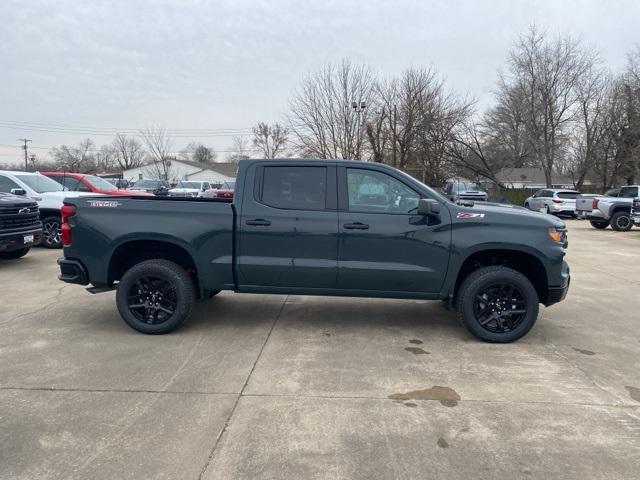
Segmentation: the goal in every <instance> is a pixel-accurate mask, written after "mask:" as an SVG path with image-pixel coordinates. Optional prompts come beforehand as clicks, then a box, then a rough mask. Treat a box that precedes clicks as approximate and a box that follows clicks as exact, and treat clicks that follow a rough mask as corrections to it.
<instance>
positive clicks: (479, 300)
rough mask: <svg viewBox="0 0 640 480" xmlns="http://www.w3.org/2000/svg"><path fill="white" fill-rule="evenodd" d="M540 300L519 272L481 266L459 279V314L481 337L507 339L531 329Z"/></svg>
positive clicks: (468, 326) (467, 326)
mask: <svg viewBox="0 0 640 480" xmlns="http://www.w3.org/2000/svg"><path fill="white" fill-rule="evenodd" d="M539 301H540V300H539V298H538V293H537V292H536V289H535V287H534V286H533V284H532V283H531V282H530V281H529V279H527V277H525V276H524V275H522V274H521V273H520V272H517V271H515V270H513V269H511V268H507V267H501V266H494V267H483V268H480V269H478V270H476V271H475V272H473V273H471V274H470V275H469V276H468V277H467V278H466V279H465V280H464V282H463V283H462V286H461V287H460V294H459V295H458V302H457V303H458V316H459V318H460V320H461V321H462V323H463V324H464V326H465V327H466V328H467V330H469V332H471V334H473V335H474V336H475V337H477V338H479V339H480V340H483V341H485V342H494V343H509V342H513V341H515V340H518V339H519V338H522V337H523V336H524V335H526V334H527V333H528V332H529V330H531V328H532V327H533V325H534V324H535V323H536V320H537V318H538V310H539V305H538V304H539ZM512 312H513V313H512Z"/></svg>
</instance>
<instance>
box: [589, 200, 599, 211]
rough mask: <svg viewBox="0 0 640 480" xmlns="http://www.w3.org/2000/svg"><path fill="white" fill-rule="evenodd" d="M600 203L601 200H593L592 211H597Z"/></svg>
mask: <svg viewBox="0 0 640 480" xmlns="http://www.w3.org/2000/svg"><path fill="white" fill-rule="evenodd" d="M599 201H600V199H599V198H594V199H593V200H591V208H592V209H594V210H595V209H596V208H598V202H599Z"/></svg>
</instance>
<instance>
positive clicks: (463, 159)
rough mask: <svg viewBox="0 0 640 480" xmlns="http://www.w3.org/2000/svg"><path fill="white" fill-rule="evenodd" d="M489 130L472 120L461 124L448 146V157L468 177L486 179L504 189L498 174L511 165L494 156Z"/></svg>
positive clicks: (455, 130)
mask: <svg viewBox="0 0 640 480" xmlns="http://www.w3.org/2000/svg"><path fill="white" fill-rule="evenodd" d="M487 130H488V129H487V128H485V127H484V126H483V125H482V124H478V123H476V122H475V121H473V120H471V119H468V120H467V121H463V122H461V123H460V124H459V125H458V126H457V127H456V128H455V129H454V131H453V139H452V141H451V142H449V143H448V144H447V151H446V153H447V157H448V158H449V159H450V161H451V162H452V163H453V164H454V165H455V166H456V167H458V168H459V169H460V170H461V171H462V172H464V173H465V174H466V175H469V174H471V175H470V176H472V177H474V178H479V177H481V178H486V179H487V180H491V181H492V182H493V183H495V184H496V185H499V186H500V187H504V185H502V183H501V182H500V180H499V179H498V173H499V172H500V170H501V169H502V168H504V167H506V166H508V165H509V164H508V163H506V162H505V161H504V160H505V159H504V157H502V158H501V157H499V156H495V155H492V146H493V144H492V138H491V133H488V131H487Z"/></svg>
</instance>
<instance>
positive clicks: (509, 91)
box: [479, 76, 536, 167]
mask: <svg viewBox="0 0 640 480" xmlns="http://www.w3.org/2000/svg"><path fill="white" fill-rule="evenodd" d="M526 111H527V103H526V96H525V92H524V91H523V90H522V89H521V88H520V86H519V85H509V84H507V83H506V81H505V79H504V77H503V76H500V79H499V81H498V89H497V92H496V105H495V106H494V107H492V108H491V109H489V110H488V111H487V112H486V113H485V114H484V116H483V119H482V120H481V122H480V127H479V128H480V130H481V132H482V136H483V142H484V144H485V145H484V150H485V151H486V152H487V153H488V155H489V157H491V158H493V159H494V163H496V164H497V165H500V166H502V167H506V166H509V167H532V166H536V162H535V159H534V158H533V156H532V152H531V146H530V142H529V138H528V131H527V124H526V121H525V120H526V115H525V114H526Z"/></svg>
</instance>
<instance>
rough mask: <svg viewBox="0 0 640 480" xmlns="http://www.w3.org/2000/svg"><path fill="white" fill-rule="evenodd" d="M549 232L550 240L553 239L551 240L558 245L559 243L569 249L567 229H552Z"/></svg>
mask: <svg viewBox="0 0 640 480" xmlns="http://www.w3.org/2000/svg"><path fill="white" fill-rule="evenodd" d="M548 232H549V238H551V240H553V241H554V242H556V243H559V244H560V245H562V246H563V247H565V248H566V247H567V245H568V241H567V229H566V228H564V227H556V228H550V229H549V230H548Z"/></svg>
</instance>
